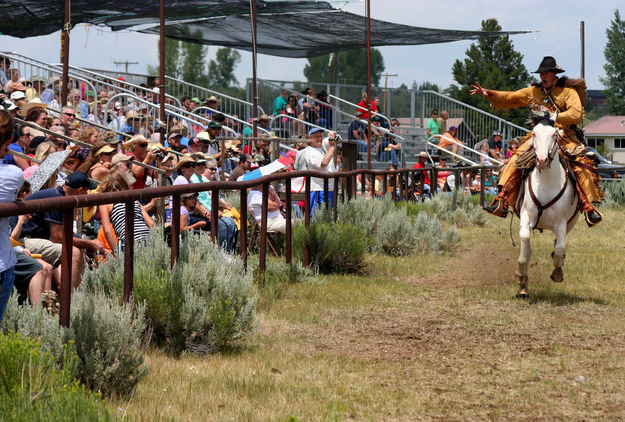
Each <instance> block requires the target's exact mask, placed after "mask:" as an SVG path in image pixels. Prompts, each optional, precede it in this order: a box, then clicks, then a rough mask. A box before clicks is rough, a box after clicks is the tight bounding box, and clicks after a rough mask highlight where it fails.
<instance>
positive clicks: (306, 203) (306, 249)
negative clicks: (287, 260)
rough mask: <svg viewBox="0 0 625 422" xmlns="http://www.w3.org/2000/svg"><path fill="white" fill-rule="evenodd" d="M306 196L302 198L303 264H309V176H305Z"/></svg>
mask: <svg viewBox="0 0 625 422" xmlns="http://www.w3.org/2000/svg"><path fill="white" fill-rule="evenodd" d="M304 184H305V185H306V189H305V191H306V198H304V213H305V214H304V227H305V228H306V236H305V237H304V265H305V266H307V267H308V266H309V265H310V242H309V240H308V234H309V232H308V228H309V227H310V177H309V176H306V182H305V183H304Z"/></svg>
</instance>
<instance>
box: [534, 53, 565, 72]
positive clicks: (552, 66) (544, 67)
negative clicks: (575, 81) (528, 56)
mask: <svg viewBox="0 0 625 422" xmlns="http://www.w3.org/2000/svg"><path fill="white" fill-rule="evenodd" d="M550 70H552V71H554V72H556V73H562V72H564V69H562V68H561V67H560V66H558V65H557V64H556V59H554V58H553V57H551V56H545V57H543V61H542V62H540V65H539V66H538V69H536V70H535V71H534V72H533V73H540V72H548V71H550Z"/></svg>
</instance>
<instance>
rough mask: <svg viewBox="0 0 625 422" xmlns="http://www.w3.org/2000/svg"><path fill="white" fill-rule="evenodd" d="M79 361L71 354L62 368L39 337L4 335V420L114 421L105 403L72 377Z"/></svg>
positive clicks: (0, 411) (0, 384)
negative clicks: (58, 366) (36, 338)
mask: <svg viewBox="0 0 625 422" xmlns="http://www.w3.org/2000/svg"><path fill="white" fill-rule="evenodd" d="M75 360H76V357H75V355H73V354H71V353H67V354H66V355H65V356H64V358H63V364H62V365H63V369H58V368H57V367H56V365H55V359H54V357H53V356H52V355H51V354H50V353H49V352H45V351H43V350H42V349H41V346H40V344H39V343H37V342H36V341H35V340H33V339H29V338H27V337H22V336H20V335H18V334H13V333H9V334H8V335H2V334H0V397H1V398H2V399H1V400H0V419H2V420H11V421H44V420H68V421H75V420H76V421H77V420H81V421H103V420H104V421H106V420H112V417H111V415H110V413H109V411H108V409H107V407H106V405H105V403H104V402H103V401H102V400H101V399H100V398H99V397H98V396H97V395H96V394H93V393H90V392H89V391H88V390H86V389H85V388H84V387H83V386H81V385H79V383H78V382H77V381H76V380H74V379H73V378H72V374H71V368H72V367H73V366H74V365H75Z"/></svg>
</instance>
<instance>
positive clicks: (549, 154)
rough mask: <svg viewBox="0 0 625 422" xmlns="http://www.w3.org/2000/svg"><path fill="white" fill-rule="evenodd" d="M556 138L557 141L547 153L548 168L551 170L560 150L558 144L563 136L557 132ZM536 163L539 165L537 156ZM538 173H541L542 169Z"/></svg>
mask: <svg viewBox="0 0 625 422" xmlns="http://www.w3.org/2000/svg"><path fill="white" fill-rule="evenodd" d="M534 136H535V135H534ZM555 138H556V139H555V140H554V141H553V147H551V148H550V150H549V152H547V167H549V168H551V162H552V161H553V159H554V157H555V156H556V154H557V153H558V151H559V150H560V145H559V144H558V138H561V135H560V133H559V132H558V131H557V130H556V131H555ZM536 161H537V164H538V156H536ZM538 171H540V169H538Z"/></svg>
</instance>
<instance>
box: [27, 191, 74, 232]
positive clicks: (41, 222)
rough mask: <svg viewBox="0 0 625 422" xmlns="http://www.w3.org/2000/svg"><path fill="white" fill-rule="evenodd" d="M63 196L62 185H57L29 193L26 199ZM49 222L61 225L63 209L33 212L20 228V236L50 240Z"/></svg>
mask: <svg viewBox="0 0 625 422" xmlns="http://www.w3.org/2000/svg"><path fill="white" fill-rule="evenodd" d="M63 196H65V191H64V190H63V186H57V187H56V188H50V189H43V190H40V191H37V192H35V193H33V194H32V195H30V196H29V197H28V199H26V200H27V201H30V200H32V199H48V198H59V197H63ZM50 223H52V224H61V225H62V224H63V211H62V210H55V211H45V212H41V213H39V212H38V213H35V214H33V216H32V218H31V219H30V220H28V221H26V223H24V227H23V228H22V237H32V238H36V239H48V240H50Z"/></svg>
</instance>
